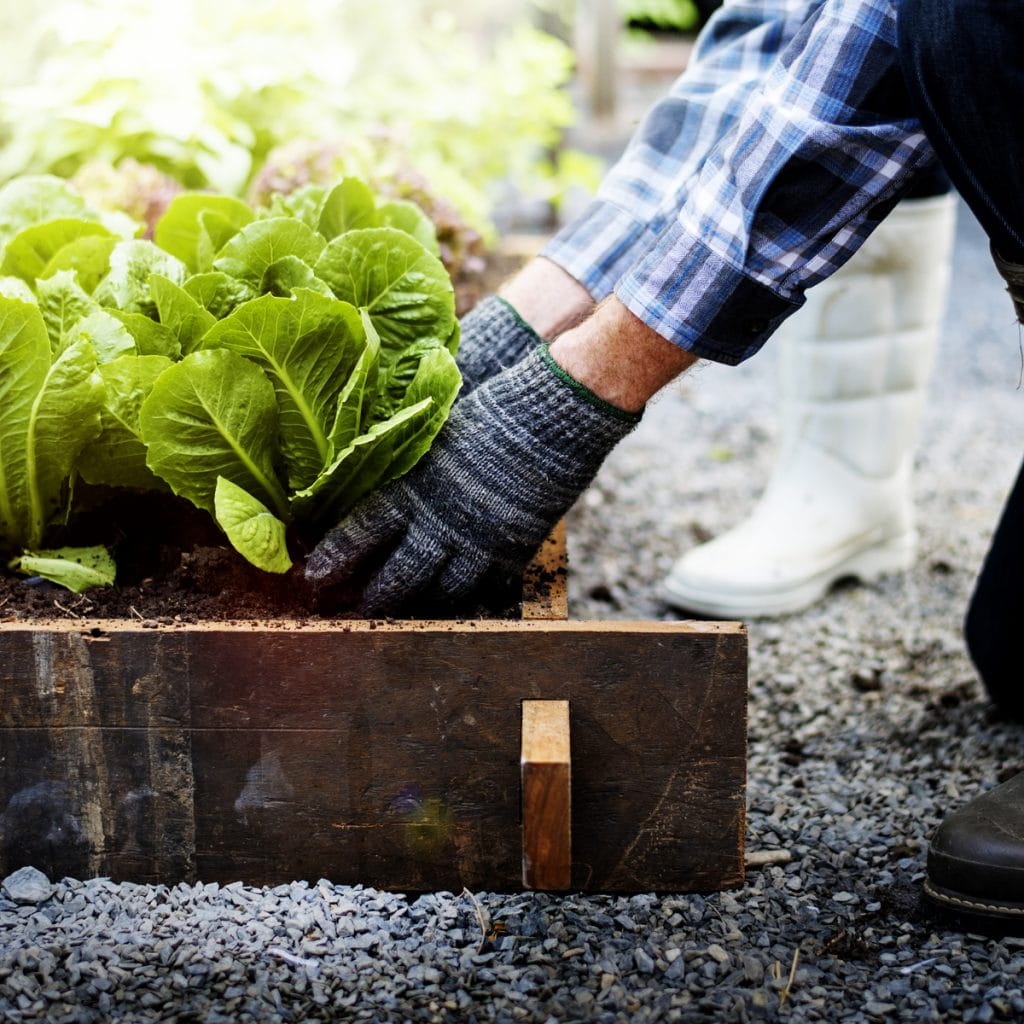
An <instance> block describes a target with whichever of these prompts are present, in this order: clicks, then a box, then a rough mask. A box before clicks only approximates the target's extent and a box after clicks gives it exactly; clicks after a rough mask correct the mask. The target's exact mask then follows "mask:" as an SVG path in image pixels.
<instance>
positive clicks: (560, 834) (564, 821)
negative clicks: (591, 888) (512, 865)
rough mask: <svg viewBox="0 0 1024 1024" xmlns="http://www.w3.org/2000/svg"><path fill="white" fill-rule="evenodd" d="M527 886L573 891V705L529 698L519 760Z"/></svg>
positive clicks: (524, 705) (525, 883)
mask: <svg viewBox="0 0 1024 1024" xmlns="http://www.w3.org/2000/svg"><path fill="white" fill-rule="evenodd" d="M520 777H521V780H522V789H523V885H524V886H526V887H527V888H530V889H568V888H569V886H570V879H571V876H572V827H571V824H570V820H571V811H572V798H571V788H572V765H571V761H570V753H569V702H568V701H567V700H524V701H523V738H522V756H521V759H520Z"/></svg>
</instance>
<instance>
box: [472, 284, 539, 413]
mask: <svg viewBox="0 0 1024 1024" xmlns="http://www.w3.org/2000/svg"><path fill="white" fill-rule="evenodd" d="M461 327H462V335H461V338H460V340H459V351H458V355H457V356H456V362H457V363H458V364H459V370H460V371H461V372H462V394H463V395H467V394H469V392H470V391H473V390H474V389H475V388H477V387H479V386H480V385H481V384H483V382H484V381H486V380H490V378H491V377H493V376H494V375H495V374H498V373H501V371H502V370H504V369H506V368H507V367H509V366H514V365H515V364H516V363H518V362H519V360H520V359H522V358H523V356H524V355H526V353H527V352H529V351H530V349H531V348H533V347H534V346H536V345H537V344H538V343H540V341H541V338H540V336H539V335H538V334H537V332H536V331H535V330H534V329H533V328H532V327H531V326H530V325H529V324H528V323H527V322H526V321H525V320H524V319H523V318H522V317H521V316H520V315H519V314H518V313H517V312H516V310H515V308H514V307H513V306H511V305H510V304H509V303H508V302H506V301H505V299H502V298H500V297H499V296H497V295H489V296H487V298H485V299H483V300H482V301H480V302H479V303H477V305H476V306H474V307H473V309H472V310H471V311H470V312H469V313H467V314H466V316H464V317H463V318H462V323H461Z"/></svg>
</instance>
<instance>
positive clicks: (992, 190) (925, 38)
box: [897, 0, 1024, 263]
mask: <svg viewBox="0 0 1024 1024" xmlns="http://www.w3.org/2000/svg"><path fill="white" fill-rule="evenodd" d="M897 33H898V37H899V40H898V41H899V49H900V60H901V63H902V65H903V76H904V79H905V80H906V84H907V89H908V91H909V93H910V99H911V102H912V103H913V104H914V106H915V109H916V113H917V115H918V117H919V118H920V120H921V122H922V124H923V125H924V129H925V131H926V132H927V133H928V138H929V140H930V141H931V143H932V145H933V146H934V147H935V151H936V152H937V153H938V155H939V159H940V160H941V161H942V163H943V164H944V166H945V168H946V171H947V173H948V174H949V176H950V178H952V180H953V184H954V185H956V187H957V190H958V191H959V192H960V194H961V195H962V196H963V197H964V200H965V201H966V202H967V205H968V206H970V208H971V210H972V211H973V212H974V215H975V216H976V217H977V218H978V220H979V222H980V223H981V226H982V227H983V228H984V229H985V231H986V233H987V234H988V236H989V238H990V239H991V241H992V244H993V245H994V246H995V249H996V251H997V252H998V253H999V255H1000V256H1002V257H1003V259H1005V260H1009V261H1010V262H1011V263H1024V115H1022V109H1024V2H1021V0H898V19H897Z"/></svg>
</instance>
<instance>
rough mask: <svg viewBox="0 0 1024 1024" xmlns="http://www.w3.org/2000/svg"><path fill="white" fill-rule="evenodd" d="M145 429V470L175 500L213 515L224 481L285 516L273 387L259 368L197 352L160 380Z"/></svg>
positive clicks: (147, 405)
mask: <svg viewBox="0 0 1024 1024" xmlns="http://www.w3.org/2000/svg"><path fill="white" fill-rule="evenodd" d="M140 422H141V426H142V439H143V441H144V442H145V444H146V447H147V449H148V455H147V457H146V464H147V465H148V466H149V468H150V469H151V470H153V472H154V473H156V475H157V476H159V477H161V478H162V479H163V480H165V481H166V482H167V483H168V484H169V485H170V487H171V489H172V490H173V491H174V492H175V494H180V495H181V496H182V497H185V498H188V500H189V501H191V502H192V503H193V504H194V505H197V506H198V507H199V508H204V509H206V510H207V511H208V512H211V513H213V512H214V511H215V508H214V493H215V491H216V487H217V477H218V476H223V477H226V478H227V479H228V480H230V481H232V482H233V483H236V484H238V486H239V487H242V488H243V489H244V490H246V491H249V493H250V494H253V495H255V496H256V497H258V498H259V500H260V501H263V502H264V503H265V504H267V505H268V506H269V507H270V508H271V509H273V510H274V511H275V512H276V513H278V514H279V515H280V516H281V518H285V517H286V516H287V508H288V506H287V502H286V500H285V495H284V491H283V490H282V488H281V484H280V483H279V481H278V479H277V475H276V471H275V467H274V460H275V456H276V452H277V437H278V412H277V402H276V400H275V398H274V387H273V385H272V384H271V383H270V381H269V380H268V379H267V377H266V375H265V374H264V372H263V371H262V370H261V369H260V368H259V367H258V366H256V364H255V363H252V362H250V361H249V360H248V359H245V358H243V357H242V356H240V355H238V354H237V353H235V352H231V351H229V350H228V349H225V348H217V349H203V350H200V351H199V352H192V353H191V354H190V355H187V356H185V358H184V359H182V361H181V362H180V363H176V364H174V365H172V366H170V367H169V368H168V369H166V370H165V371H164V372H163V373H162V374H161V375H160V376H159V377H158V378H157V380H156V383H155V384H154V385H153V389H152V391H151V392H150V395H149V397H148V398H147V399H146V400H145V401H144V402H143V403H142V410H141V417H140Z"/></svg>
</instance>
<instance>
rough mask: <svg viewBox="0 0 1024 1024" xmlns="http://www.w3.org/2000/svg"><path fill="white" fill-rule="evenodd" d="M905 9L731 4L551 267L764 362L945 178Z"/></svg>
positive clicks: (762, 1)
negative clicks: (866, 251)
mask: <svg viewBox="0 0 1024 1024" xmlns="http://www.w3.org/2000/svg"><path fill="white" fill-rule="evenodd" d="M895 22H896V16H895V11H894V4H893V0H733V2H729V0H726V4H725V6H724V7H722V8H721V9H720V10H719V11H718V12H717V13H716V14H715V16H714V17H713V18H712V19H711V21H710V22H709V23H708V25H707V27H706V28H705V29H704V31H703V32H702V33H701V36H700V39H699V40H698V43H697V46H696V48H695V50H694V55H693V60H692V61H691V64H690V66H689V67H688V68H687V70H686V72H685V73H684V74H683V75H682V76H680V78H679V79H678V80H677V81H676V83H675V84H674V85H673V87H672V89H671V91H670V92H669V94H668V95H667V96H666V97H665V98H664V99H662V100H661V101H659V102H658V103H657V104H655V106H654V107H653V108H652V109H651V110H650V111H649V113H648V114H647V116H646V118H645V119H644V121H643V123H642V124H641V126H640V128H639V129H638V131H637V133H636V135H635V136H634V138H633V140H632V141H631V142H630V144H629V146H628V147H627V149H626V151H625V153H624V154H623V156H622V158H621V159H620V160H619V162H618V163H617V164H616V165H615V166H614V167H613V168H612V169H611V171H610V172H609V173H608V175H607V176H606V178H605V180H604V181H603V182H602V185H601V188H600V190H599V192H598V195H597V198H596V199H595V200H594V201H593V202H592V203H591V204H590V206H589V207H588V208H587V209H586V210H585V211H584V213H583V215H582V216H581V217H579V218H577V220H576V221H574V222H573V223H572V224H569V225H568V226H567V227H565V228H564V229H563V230H562V231H560V232H559V233H558V234H557V235H556V236H555V238H554V239H552V240H551V242H550V243H549V244H548V245H547V246H546V248H545V249H544V251H543V255H545V256H547V257H548V258H549V259H551V260H553V261H554V262H555V263H557V264H559V265H560V266H562V267H563V268H564V269H565V270H567V271H568V272H569V273H570V274H572V276H573V277H575V278H576V279H577V280H578V281H580V282H581V283H582V284H583V285H584V286H585V287H586V288H587V289H588V291H590V293H591V294H592V295H593V296H594V298H595V299H602V298H604V297H605V296H607V295H608V294H610V293H611V292H612V291H614V292H615V294H616V295H617V296H618V297H619V298H620V299H621V300H622V302H623V303H625V305H626V307H627V308H628V309H629V310H630V311H631V312H632V313H634V314H635V315H636V316H638V317H639V318H640V319H641V320H643V321H644V322H645V323H646V324H648V326H650V327H651V328H653V329H654V330H655V331H657V332H658V333H659V334H660V335H662V337H665V338H667V339H668V340H669V341H672V342H674V343H675V344H677V345H679V346H680V347H682V348H684V349H688V350H690V351H692V352H693V353H694V354H696V355H697V356H699V357H701V358H706V359H713V360H715V361H717V362H722V363H729V364H735V363H738V362H741V361H742V360H744V359H746V358H748V357H749V356H751V355H753V354H754V353H755V352H756V351H757V350H758V349H759V348H760V347H761V346H762V345H763V344H764V342H765V341H766V340H767V338H768V337H769V336H770V335H771V334H772V332H773V331H774V330H775V328H776V327H778V325H779V324H780V323H781V322H782V321H783V320H784V319H785V318H786V317H787V316H789V315H790V314H791V313H793V312H794V311H795V310H796V309H798V308H799V307H800V305H801V304H802V303H803V301H804V299H803V296H804V291H805V290H806V289H807V288H809V287H810V286H811V285H813V284H814V283H816V282H817V281H820V280H822V279H823V278H826V277H828V276H829V274H831V273H833V272H834V271H835V270H837V269H838V268H839V267H840V266H842V264H843V263H845V262H846V260H847V259H849V258H850V256H852V255H853V253H854V252H856V250H857V249H858V248H859V246H860V245H861V243H862V242H863V241H864V239H865V238H866V237H867V236H868V235H869V234H870V232H871V231H872V229H873V228H874V227H875V226H876V225H877V224H878V223H879V221H880V220H882V219H883V218H884V217H885V215H886V214H887V213H888V212H889V210H890V209H891V208H892V207H893V205H895V203H896V202H897V201H898V199H899V198H900V196H901V195H902V194H903V193H904V192H905V191H906V190H907V188H908V187H909V185H910V183H911V180H912V179H913V178H914V177H915V176H916V175H917V174H918V173H920V172H922V171H923V170H924V169H926V168H929V167H931V166H932V165H933V164H934V162H935V155H934V152H933V151H932V149H931V147H930V145H929V144H928V142H927V140H926V139H925V136H924V133H923V131H922V129H921V126H920V124H919V122H918V121H917V120H916V119H915V118H914V116H913V114H912V113H911V112H910V109H909V102H908V98H907V95H906V91H905V88H904V85H903V79H902V76H901V74H900V70H899V66H898V62H897V54H896V42H895V39H896V27H895Z"/></svg>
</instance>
